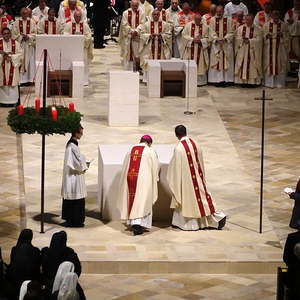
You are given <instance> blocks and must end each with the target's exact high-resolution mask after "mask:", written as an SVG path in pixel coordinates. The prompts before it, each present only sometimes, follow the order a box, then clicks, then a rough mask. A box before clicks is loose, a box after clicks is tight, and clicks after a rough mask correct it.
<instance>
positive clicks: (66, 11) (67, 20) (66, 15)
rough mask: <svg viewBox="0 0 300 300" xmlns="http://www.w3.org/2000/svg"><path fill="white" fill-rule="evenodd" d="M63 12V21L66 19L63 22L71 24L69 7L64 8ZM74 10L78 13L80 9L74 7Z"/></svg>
mask: <svg viewBox="0 0 300 300" xmlns="http://www.w3.org/2000/svg"><path fill="white" fill-rule="evenodd" d="M64 10H65V19H66V21H65V22H66V23H70V22H71V9H70V7H65V8H64ZM75 10H77V11H78V10H80V9H79V8H78V7H77V6H76V8H75Z"/></svg>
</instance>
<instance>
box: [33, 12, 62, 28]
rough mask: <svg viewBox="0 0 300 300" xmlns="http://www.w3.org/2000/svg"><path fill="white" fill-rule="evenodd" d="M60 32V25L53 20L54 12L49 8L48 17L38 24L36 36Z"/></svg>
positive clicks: (56, 20)
mask: <svg viewBox="0 0 300 300" xmlns="http://www.w3.org/2000/svg"><path fill="white" fill-rule="evenodd" d="M61 30H62V28H61V24H60V23H59V21H58V19H56V18H55V10H54V9H53V8H50V9H49V10H48V17H47V18H43V19H42V20H41V21H40V22H39V23H38V34H60V33H61Z"/></svg>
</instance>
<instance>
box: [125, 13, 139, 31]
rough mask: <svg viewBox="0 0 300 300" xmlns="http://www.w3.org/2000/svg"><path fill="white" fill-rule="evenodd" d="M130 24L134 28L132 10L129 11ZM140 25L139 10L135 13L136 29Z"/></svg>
mask: <svg viewBox="0 0 300 300" xmlns="http://www.w3.org/2000/svg"><path fill="white" fill-rule="evenodd" d="M128 24H129V26H130V27H132V10H128ZM139 25H140V11H139V10H137V11H136V13H135V28H136V27H138V26H139ZM135 28H134V29H135Z"/></svg>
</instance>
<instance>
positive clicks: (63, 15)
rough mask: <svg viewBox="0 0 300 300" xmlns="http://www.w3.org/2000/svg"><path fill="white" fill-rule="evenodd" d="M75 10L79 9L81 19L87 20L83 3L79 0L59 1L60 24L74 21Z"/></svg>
mask: <svg viewBox="0 0 300 300" xmlns="http://www.w3.org/2000/svg"><path fill="white" fill-rule="evenodd" d="M76 11H81V14H82V20H83V21H84V22H87V14H86V8H85V6H84V3H83V2H82V1H79V0H64V1H62V2H61V4H60V7H59V12H58V19H59V22H60V23H61V24H62V25H65V24H66V23H70V22H73V21H74V14H75V12H76Z"/></svg>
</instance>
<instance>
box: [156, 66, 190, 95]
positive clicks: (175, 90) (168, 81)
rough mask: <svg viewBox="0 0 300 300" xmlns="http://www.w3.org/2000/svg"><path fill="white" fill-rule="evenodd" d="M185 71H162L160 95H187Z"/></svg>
mask: <svg viewBox="0 0 300 300" xmlns="http://www.w3.org/2000/svg"><path fill="white" fill-rule="evenodd" d="M185 77H186V76H185V72H184V71H161V85H160V97H161V98H163V97H164V96H181V97H183V98H184V97H185V93H186V91H185Z"/></svg>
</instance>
